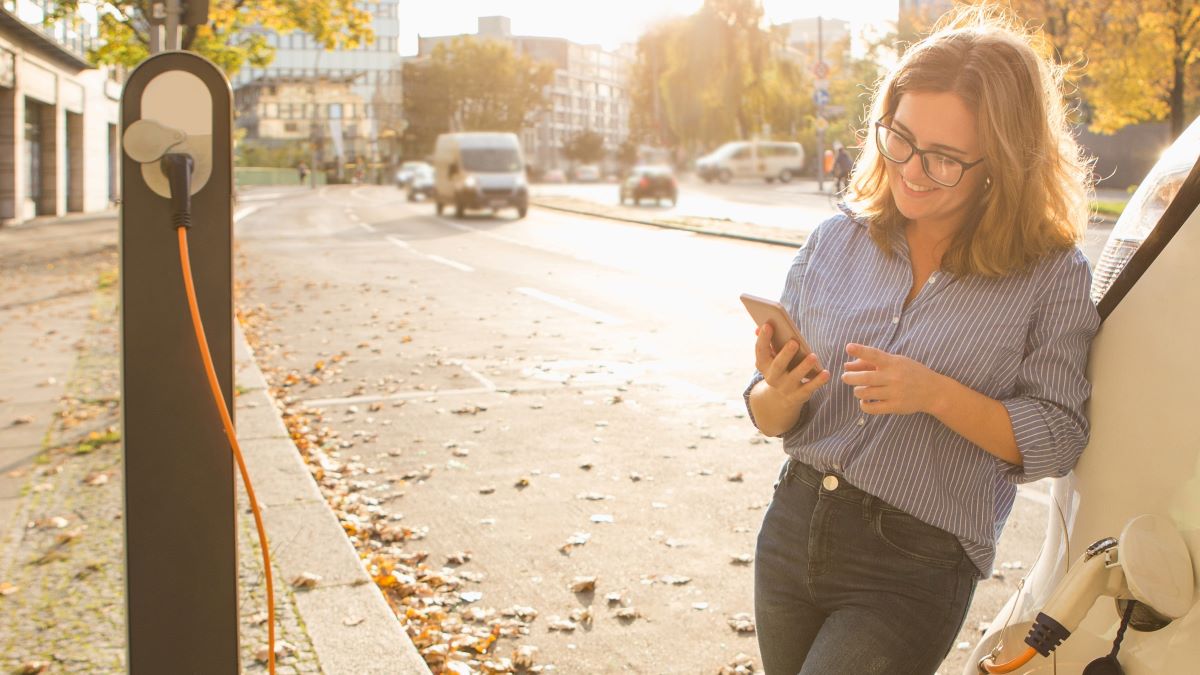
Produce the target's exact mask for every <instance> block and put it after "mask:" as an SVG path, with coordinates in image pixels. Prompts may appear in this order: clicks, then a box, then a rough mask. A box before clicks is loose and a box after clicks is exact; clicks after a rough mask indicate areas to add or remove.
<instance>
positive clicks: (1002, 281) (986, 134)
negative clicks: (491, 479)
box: [744, 7, 1099, 675]
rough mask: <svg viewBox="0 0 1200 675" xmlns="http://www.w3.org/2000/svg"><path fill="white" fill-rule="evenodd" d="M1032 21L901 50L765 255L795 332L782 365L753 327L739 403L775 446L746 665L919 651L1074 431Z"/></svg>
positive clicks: (1080, 330) (1080, 364)
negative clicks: (782, 266)
mask: <svg viewBox="0 0 1200 675" xmlns="http://www.w3.org/2000/svg"><path fill="white" fill-rule="evenodd" d="M1033 39H1035V38H1034V37H1033V36H1031V35H1029V34H1027V33H1026V32H1024V29H1022V28H1020V27H1018V24H1017V23H1016V22H1015V21H1013V20H1011V19H1009V18H1008V17H1007V15H1005V14H1004V13H1003V12H1002V11H1001V10H998V9H995V8H994V7H982V8H980V7H975V8H968V9H965V10H959V12H958V13H957V14H956V15H954V16H953V17H951V18H949V19H948V20H947V22H946V24H945V25H943V26H942V27H940V28H939V29H938V30H936V31H935V32H934V33H933V34H931V35H930V36H929V37H927V38H925V39H923V40H921V41H920V42H918V43H917V44H915V45H913V46H912V47H911V48H910V49H909V50H908V51H907V52H905V54H904V56H903V57H902V58H901V60H900V61H899V63H898V64H897V65H896V66H895V67H894V69H893V70H892V71H891V72H890V73H889V74H888V75H887V76H886V77H885V78H884V80H883V81H882V82H881V84H880V85H879V87H878V89H877V90H876V91H875V93H874V97H873V101H872V112H871V117H870V120H871V122H870V127H869V131H868V133H869V136H867V138H866V139H865V140H866V142H865V143H864V144H863V150H862V154H861V156H860V158H859V162H858V165H857V167H856V168H855V171H854V173H853V175H852V176H851V178H850V185H849V188H848V190H847V194H846V198H847V199H846V201H845V203H844V206H843V209H842V213H841V214H839V215H837V216H834V217H832V218H830V219H828V220H826V221H824V222H822V223H821V224H820V225H819V226H818V227H817V228H816V230H815V231H814V232H813V233H812V234H811V235H810V236H809V238H808V240H807V241H806V242H805V244H804V246H803V247H802V248H801V249H800V250H799V251H798V253H797V255H796V257H795V259H794V261H793V262H792V264H791V267H790V269H789V270H788V273H787V276H786V280H785V283H784V290H783V299H782V304H783V305H784V307H785V308H786V309H787V310H788V311H789V312H790V314H791V316H792V317H793V318H794V319H795V323H796V325H797V327H798V328H799V330H800V333H801V334H802V335H803V336H804V337H805V338H806V339H807V341H808V343H809V346H810V347H811V348H812V350H813V353H812V354H809V355H808V356H807V357H806V358H805V359H803V361H801V363H800V364H799V365H798V366H797V367H796V368H794V369H792V370H791V371H789V370H788V369H787V366H788V364H789V363H790V361H791V359H792V358H793V356H795V355H796V352H797V349H798V345H797V343H796V341H791V342H789V343H788V344H787V346H784V347H783V348H782V349H781V350H780V351H779V352H778V353H776V351H775V349H774V348H773V347H772V344H771V334H772V328H771V325H770V324H763V325H762V326H760V327H759V329H758V340H757V342H756V345H755V366H756V371H755V373H754V376H753V378H752V379H751V382H750V384H749V386H748V387H747V388H746V390H745V394H744V395H745V400H746V405H747V408H748V410H749V412H750V417H751V420H752V422H753V423H754V424H755V425H756V426H757V427H758V428H759V429H760V430H761V431H762V432H763V433H764V434H766V435H768V436H781V437H782V438H783V448H784V451H785V453H786V455H787V459H786V462H785V464H784V466H783V467H782V469H781V471H780V475H779V480H778V482H777V483H776V486H775V490H774V494H773V496H772V500H771V503H770V506H769V507H768V509H767V510H766V513H765V514H764V517H763V522H762V526H761V529H760V531H759V535H758V541H757V552H756V555H755V573H754V603H755V618H756V629H757V635H758V642H759V647H760V650H761V654H762V662H763V668H764V670H765V672H766V673H767V675H796V673H800V674H801V675H818V674H820V675H836V674H841V673H844V674H847V675H849V674H853V675H869V674H875V673H888V674H895V675H901V674H903V675H909V674H919V675H928V674H930V673H934V672H935V671H936V670H937V668H938V667H939V665H940V664H941V662H942V660H943V659H944V658H945V656H946V654H947V652H948V651H949V649H950V647H951V645H952V644H954V640H955V638H956V636H957V634H958V631H959V629H960V627H961V625H962V623H963V621H964V619H965V617H966V614H967V609H968V606H969V605H970V601H971V598H972V597H973V594H974V591H975V587H976V584H977V583H978V582H979V580H980V579H981V578H987V577H989V576H990V575H991V572H992V565H993V562H994V558H995V548H996V540H997V539H998V538H999V536H1000V532H1001V530H1002V529H1003V527H1004V524H1005V521H1006V520H1007V518H1008V515H1009V512H1010V510H1011V509H1012V506H1013V499H1014V496H1015V494H1016V486H1017V485H1018V484H1021V483H1027V482H1031V481H1035V480H1039V479H1041V478H1046V477H1053V476H1063V475H1065V474H1066V473H1067V472H1069V471H1070V470H1071V469H1072V467H1074V466H1075V463H1076V461H1077V460H1078V459H1079V456H1080V454H1081V453H1082V452H1083V449H1084V447H1085V446H1086V445H1087V441H1088V435H1089V424H1088V420H1087V418H1086V417H1085V416H1084V408H1083V406H1084V402H1085V401H1086V400H1087V399H1088V397H1089V396H1090V393H1091V385H1090V384H1089V383H1088V381H1087V380H1086V379H1085V367H1086V364H1087V357H1088V351H1089V348H1090V345H1091V342H1092V338H1093V337H1094V335H1095V333H1096V330H1097V328H1098V327H1099V315H1098V313H1097V311H1096V307H1095V306H1094V305H1093V303H1092V301H1091V300H1090V298H1089V295H1088V291H1089V286H1090V284H1091V272H1090V270H1089V267H1088V262H1087V259H1086V258H1085V257H1084V255H1083V253H1082V252H1081V251H1080V250H1079V248H1078V243H1079V242H1080V241H1081V240H1082V236H1083V232H1084V229H1085V226H1086V222H1087V200H1086V195H1087V191H1088V188H1089V185H1088V180H1089V176H1090V175H1091V174H1090V167H1089V163H1088V162H1087V161H1085V160H1084V159H1083V158H1082V155H1081V153H1080V151H1079V148H1078V146H1077V145H1076V143H1075V140H1074V138H1073V137H1072V135H1071V132H1070V127H1069V125H1068V122H1067V117H1066V111H1065V109H1064V103H1063V96H1062V90H1061V86H1062V79H1061V70H1060V69H1059V68H1057V67H1056V66H1055V65H1054V64H1053V63H1051V62H1050V61H1048V60H1046V59H1043V58H1042V57H1040V56H1039V55H1038V53H1037V52H1036V51H1035V50H1034V49H1033V48H1032V47H1031V41H1032V40H1033ZM822 364H824V366H823V365H822ZM814 370H815V371H816V372H817V373H819V374H816V375H814V376H813V377H812V379H807V378H806V377H805V375H807V374H810V373H812V372H813V371H814Z"/></svg>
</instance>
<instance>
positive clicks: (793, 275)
mask: <svg viewBox="0 0 1200 675" xmlns="http://www.w3.org/2000/svg"><path fill="white" fill-rule="evenodd" d="M892 246H893V248H894V251H895V252H896V253H897V255H895V256H892V257H888V256H886V255H885V254H884V253H883V252H882V251H880V250H879V247H878V246H877V245H876V244H875V243H874V241H873V240H872V239H871V237H870V235H869V234H868V231H867V225H866V223H865V222H864V221H862V220H861V219H859V218H856V217H853V216H851V214H849V213H848V212H847V213H846V214H844V215H838V216H834V217H833V218H830V219H829V220H826V221H825V222H823V223H821V225H820V226H819V227H818V228H817V229H816V231H814V232H813V233H812V235H810V236H809V238H808V240H807V241H806V242H805V244H804V246H803V247H802V248H801V249H800V250H799V252H798V253H797V255H796V258H795V260H794V261H793V262H792V265H791V269H790V270H789V271H788V275H787V281H786V283H785V285H784V290H783V299H782V303H783V306H784V307H786V308H787V309H788V311H789V312H790V313H791V315H792V318H793V319H795V321H796V325H797V327H798V328H799V329H800V331H801V333H802V334H803V335H804V336H805V338H806V339H807V341H808V343H809V346H811V347H812V348H813V350H814V351H815V352H816V353H817V357H818V358H819V359H820V360H821V364H822V365H823V366H824V367H825V368H826V369H827V370H829V373H830V375H832V377H831V378H830V381H829V382H828V383H827V384H826V385H825V386H823V387H820V388H819V389H817V390H816V392H815V393H814V394H813V396H812V398H811V399H810V400H809V401H808V402H807V403H806V404H805V406H804V409H803V410H802V412H801V416H800V419H799V421H798V422H797V423H796V425H795V426H794V427H793V428H792V429H791V430H789V431H788V432H786V433H785V434H784V435H783V445H784V451H785V452H787V454H788V455H790V456H792V457H794V458H795V459H797V460H799V461H801V462H804V463H806V464H809V465H811V466H813V467H815V468H817V469H818V470H821V471H832V472H835V473H837V474H839V475H841V476H843V477H845V478H846V480H848V481H850V483H851V484H853V485H855V486H857V487H859V488H861V489H863V490H864V491H866V492H868V493H870V494H872V495H875V496H876V497H878V498H880V499H882V500H884V501H885V502H888V503H889V504H891V505H893V506H895V507H897V508H900V509H903V510H905V511H907V512H908V513H909V514H911V515H913V516H915V517H916V518H919V519H920V520H922V521H924V522H926V523H929V524H931V525H934V526H936V527H939V528H941V529H943V530H946V531H947V532H950V533H952V534H954V535H955V536H956V537H958V539H959V541H960V542H962V545H963V549H964V550H965V551H966V553H967V555H968V556H970V558H971V560H972V561H973V562H974V563H975V565H976V566H977V567H978V568H979V571H980V573H981V574H982V575H983V576H984V577H985V578H986V577H988V576H990V575H991V570H992V564H993V562H994V558H995V548H996V540H997V539H998V538H999V537H1000V532H1001V530H1002V529H1003V527H1004V522H1005V520H1007V518H1008V514H1009V512H1010V511H1011V510H1012V505H1013V499H1014V497H1015V496H1016V484H1018V483H1025V482H1029V481H1034V480H1038V479H1040V478H1045V477H1049V476H1063V475H1065V474H1066V473H1068V472H1069V471H1070V470H1071V469H1072V468H1073V467H1074V466H1075V462H1076V461H1077V460H1078V459H1079V456H1080V454H1081V453H1082V452H1083V449H1084V446H1086V445H1087V441H1088V432H1089V427H1088V421H1087V418H1086V417H1085V416H1084V403H1085V402H1086V401H1087V399H1088V397H1089V396H1090V395H1091V385H1090V384H1089V383H1088V381H1087V380H1086V379H1085V372H1084V371H1085V368H1086V366H1087V357H1088V350H1089V348H1090V346H1091V341H1092V338H1093V337H1094V336H1095V334H1096V330H1097V328H1098V327H1099V325H1100V317H1099V314H1098V313H1097V311H1096V307H1095V305H1093V304H1092V301H1091V299H1090V297H1089V294H1088V290H1089V287H1090V285H1091V271H1090V270H1089V268H1088V262H1087V258H1085V257H1084V255H1083V253H1082V252H1081V251H1080V250H1079V249H1078V248H1076V249H1073V250H1071V251H1066V252H1062V253H1059V254H1054V255H1051V256H1048V257H1047V258H1045V259H1043V260H1042V261H1041V262H1039V263H1038V264H1036V265H1035V266H1034V267H1032V268H1031V269H1030V270H1028V271H1026V272H1023V273H1019V274H1015V275H1010V276H1008V277H1004V278H1000V279H986V278H983V277H978V276H973V275H967V276H956V275H952V274H951V273H949V272H946V271H944V270H938V271H936V272H934V273H933V275H932V276H930V278H929V281H928V282H927V283H926V284H925V285H924V287H923V288H921V289H920V291H919V292H918V294H917V296H916V297H915V298H913V300H912V302H911V303H910V304H909V305H908V307H904V301H905V298H907V297H908V294H909V292H910V291H911V289H912V283H913V275H912V265H911V263H910V261H909V255H908V243H907V241H906V239H905V237H904V236H903V235H902V234H896V235H894V236H893V237H892ZM850 342H857V343H860V344H865V345H868V346H871V347H876V348H878V349H882V350H884V351H886V352H889V353H892V354H900V355H903V356H906V357H908V358H911V359H914V360H916V361H918V362H920V363H922V364H924V365H926V366H927V367H929V368H931V369H932V370H934V371H935V372H938V373H941V374H943V375H946V376H949V377H951V378H954V379H955V380H957V381H958V382H960V383H962V384H964V385H966V386H968V387H970V388H971V389H974V390H975V391H978V392H980V393H982V394H985V395H987V396H989V397H991V398H993V399H996V400H998V401H1000V402H1001V403H1002V404H1003V405H1004V407H1005V408H1006V409H1007V410H1008V414H1009V417H1010V419H1011V420H1012V425H1013V432H1014V434H1015V436H1016V441H1017V448H1018V449H1019V451H1020V453H1021V457H1022V459H1023V462H1024V465H1023V466H1017V465H1014V464H1009V463H1008V462H1005V461H1003V460H1001V459H998V458H996V457H995V456H993V455H991V454H989V453H987V452H986V451H985V450H983V449H982V448H980V447H979V446H977V445H975V444H973V443H971V442H970V441H968V440H966V439H965V438H963V437H962V436H960V435H958V434H957V433H955V432H954V431H952V430H950V429H949V428H948V427H946V426H945V425H944V424H942V423H941V422H940V421H938V420H937V418H935V417H933V416H932V415H928V414H925V413H917V414H913V415H867V414H865V413H863V412H862V410H861V409H860V408H859V405H858V399H856V398H855V397H854V394H853V387H851V386H849V385H846V384H844V383H843V382H842V381H841V379H840V378H841V375H842V372H843V370H844V365H843V364H844V363H845V362H846V361H849V360H851V359H850V358H849V357H848V356H847V354H846V351H845V349H846V345H847V344H848V343H850ZM761 380H762V374H761V373H759V372H755V373H754V377H753V379H752V380H751V382H750V386H749V387H747V388H746V392H745V398H746V406H747V409H749V398H750V389H752V388H753V387H754V385H756V384H758V382H759V381H761ZM751 420H752V421H753V413H751Z"/></svg>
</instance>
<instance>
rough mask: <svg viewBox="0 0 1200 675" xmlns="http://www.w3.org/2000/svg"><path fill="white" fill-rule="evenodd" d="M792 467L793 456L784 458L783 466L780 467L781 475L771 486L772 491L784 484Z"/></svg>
mask: <svg viewBox="0 0 1200 675" xmlns="http://www.w3.org/2000/svg"><path fill="white" fill-rule="evenodd" d="M791 468H792V458H791V457H788V458H787V459H785V460H783V466H781V467H780V468H779V476H778V477H777V478H776V479H775V484H774V485H772V486H771V490H772V491H775V490H778V489H779V486H780V485H783V484H784V483H786V482H787V479H788V471H790V470H791Z"/></svg>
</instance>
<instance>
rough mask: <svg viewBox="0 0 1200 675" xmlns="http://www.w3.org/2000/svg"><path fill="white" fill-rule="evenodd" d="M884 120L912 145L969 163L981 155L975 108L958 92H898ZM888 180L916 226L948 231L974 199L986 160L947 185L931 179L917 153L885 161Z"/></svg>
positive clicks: (958, 223) (899, 205) (959, 222)
mask: <svg viewBox="0 0 1200 675" xmlns="http://www.w3.org/2000/svg"><path fill="white" fill-rule="evenodd" d="M884 123H885V124H887V125H888V126H890V127H891V128H892V129H894V130H896V131H897V132H899V134H900V135H902V136H903V137H904V138H906V139H907V140H908V141H909V142H910V143H912V144H913V145H914V146H916V147H917V148H920V149H922V150H932V151H936V152H939V153H942V154H944V155H946V156H947V157H952V158H954V159H957V160H960V161H962V162H965V163H971V162H974V161H976V160H978V159H980V158H981V157H982V153H981V150H980V142H979V132H978V131H977V128H976V116H975V113H974V112H973V111H972V110H971V109H970V108H968V107H967V105H966V103H964V102H963V100H962V99H961V98H960V97H959V96H958V95H957V94H952V93H948V92H922V91H915V92H908V93H905V94H903V95H901V96H900V101H899V103H898V104H897V106H896V112H895V114H894V115H893V116H892V118H891V119H890V120H884ZM884 164H885V166H886V167H887V168H886V170H887V177H888V185H889V186H890V188H891V191H892V198H893V199H895V201H896V208H897V209H899V210H900V213H901V214H902V215H903V216H904V217H905V218H907V219H908V220H909V221H911V222H912V223H914V224H915V225H917V226H919V227H930V228H933V229H936V230H940V231H943V232H947V233H949V232H952V231H954V230H957V229H958V228H959V227H961V226H962V224H963V221H964V219H965V218H966V216H967V213H968V212H969V211H970V210H971V208H972V207H973V206H974V205H975V204H976V203H978V200H979V195H980V192H981V190H982V188H983V183H984V180H985V179H986V178H987V163H986V162H984V163H983V164H980V165H979V166H976V167H974V168H972V169H968V170H967V171H966V172H965V173H964V174H963V177H962V180H961V181H959V183H958V184H957V185H955V186H954V187H952V188H948V187H943V186H941V185H938V184H937V183H935V182H934V181H933V180H932V179H930V178H929V176H927V175H926V174H925V170H924V169H923V168H922V166H921V158H920V157H918V156H917V154H916V153H914V154H913V156H912V157H911V158H910V159H909V160H908V161H907V162H905V163H904V164H897V163H895V162H891V161H887V160H885V161H884Z"/></svg>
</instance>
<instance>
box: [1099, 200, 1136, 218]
mask: <svg viewBox="0 0 1200 675" xmlns="http://www.w3.org/2000/svg"><path fill="white" fill-rule="evenodd" d="M1128 203H1129V202H1128V201H1126V200H1119V199H1097V200H1096V201H1094V202H1092V208H1093V209H1095V210H1096V213H1101V214H1104V215H1106V216H1119V215H1121V213H1122V212H1123V211H1124V210H1125V205H1126V204H1128Z"/></svg>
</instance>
